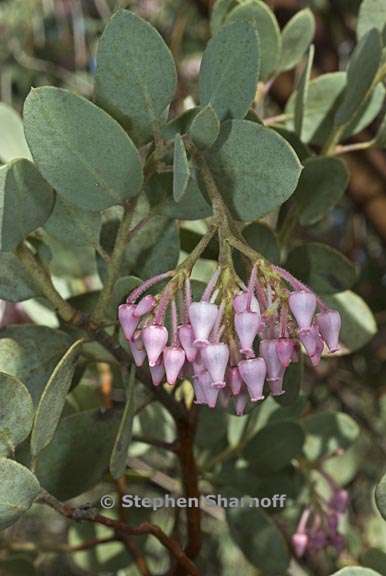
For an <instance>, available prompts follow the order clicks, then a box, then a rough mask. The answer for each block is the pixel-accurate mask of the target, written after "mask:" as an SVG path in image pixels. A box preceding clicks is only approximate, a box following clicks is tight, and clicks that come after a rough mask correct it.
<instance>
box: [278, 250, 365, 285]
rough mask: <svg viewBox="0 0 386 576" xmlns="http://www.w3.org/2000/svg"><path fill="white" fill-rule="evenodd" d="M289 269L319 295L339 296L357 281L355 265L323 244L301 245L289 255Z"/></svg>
mask: <svg viewBox="0 0 386 576" xmlns="http://www.w3.org/2000/svg"><path fill="white" fill-rule="evenodd" d="M286 266H287V268H288V270H290V271H291V272H292V274H294V276H296V277H297V278H299V279H300V280H302V281H303V282H304V283H305V284H307V285H308V286H310V287H311V288H312V289H313V290H315V291H316V292H317V293H318V294H335V293H336V292H341V291H342V290H346V289H347V288H350V287H351V286H352V285H353V284H354V282H355V281H356V278H357V274H356V269H355V266H354V265H353V264H352V263H351V262H350V260H348V259H347V258H346V257H345V256H344V255H343V254H341V253H340V252H338V251H337V250H335V249H334V248H331V247H330V246H327V245H326V244H321V243H319V242H309V243H307V244H302V245H301V246H297V247H296V248H294V249H293V250H291V252H290V253H289V255H288V260H287V265H286Z"/></svg>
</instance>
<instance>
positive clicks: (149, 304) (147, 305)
mask: <svg viewBox="0 0 386 576" xmlns="http://www.w3.org/2000/svg"><path fill="white" fill-rule="evenodd" d="M156 303H157V301H156V299H155V298H154V296H152V295H151V294H148V295H147V296H145V297H144V298H142V300H140V301H139V302H138V304H137V305H136V307H135V310H134V316H135V317H136V318H140V317H141V316H144V315H145V314H148V313H149V312H151V311H152V310H153V308H154V306H155V305H156Z"/></svg>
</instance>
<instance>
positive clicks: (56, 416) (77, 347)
mask: <svg viewBox="0 0 386 576" xmlns="http://www.w3.org/2000/svg"><path fill="white" fill-rule="evenodd" d="M82 344H83V340H77V341H76V342H74V344H72V345H71V347H70V348H69V349H68V350H67V351H66V353H65V355H64V356H63V358H62V359H61V360H60V362H59V363H58V364H57V366H56V367H55V370H54V371H53V373H52V374H51V377H50V379H49V380H48V382H47V386H46V387H45V389H44V391H43V394H42V395H41V398H40V400H39V404H38V405H37V408H36V416H35V422H34V427H33V430H32V436H31V453H32V455H33V456H37V455H38V454H39V452H41V450H43V448H45V447H46V446H47V445H48V444H49V443H50V442H51V440H52V438H53V436H54V434H55V430H56V428H57V426H58V424H59V420H60V416H61V414H62V412H63V408H64V405H65V402H66V396H67V394H68V391H69V390H70V387H71V383H72V379H73V376H74V372H75V368H76V364H77V362H78V359H79V354H80V352H81V347H82Z"/></svg>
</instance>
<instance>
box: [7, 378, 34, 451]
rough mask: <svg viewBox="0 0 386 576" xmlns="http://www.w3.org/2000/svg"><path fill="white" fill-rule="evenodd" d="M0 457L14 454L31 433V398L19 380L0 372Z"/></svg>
mask: <svg viewBox="0 0 386 576" xmlns="http://www.w3.org/2000/svg"><path fill="white" fill-rule="evenodd" d="M0 405H1V406H2V409H1V410H0V456H8V455H10V454H12V453H13V452H14V449H15V447H16V446H18V445H19V444H20V443H21V442H23V440H25V439H26V438H27V436H28V435H29V433H30V432H31V428H32V422H33V417H34V408H33V404H32V398H31V395H30V393H29V392H28V390H27V388H26V387H25V386H24V384H23V383H22V382H20V380H18V379H17V378H14V377H13V376H9V375H8V374H5V373H4V372H0Z"/></svg>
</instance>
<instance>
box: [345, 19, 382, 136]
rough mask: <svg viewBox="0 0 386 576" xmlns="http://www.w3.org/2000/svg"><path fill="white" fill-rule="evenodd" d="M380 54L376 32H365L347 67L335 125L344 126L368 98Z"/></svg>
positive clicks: (379, 37) (380, 46) (380, 44)
mask: <svg viewBox="0 0 386 576" xmlns="http://www.w3.org/2000/svg"><path fill="white" fill-rule="evenodd" d="M381 54H382V41H381V36H380V34H379V31H378V30H375V29H374V28H373V29H372V30H369V31H368V32H366V34H365V35H364V36H363V38H362V39H361V40H360V41H359V43H358V45H357V46H356V48H355V50H354V52H353V54H352V56H351V58H350V61H349V63H348V67H347V85H346V89H345V92H344V96H343V101H342V103H341V104H340V106H339V108H338V110H337V112H336V115H335V123H336V124H337V125H342V124H346V123H347V122H349V120H351V118H352V116H353V115H354V114H355V112H356V111H357V110H358V108H359V107H360V105H361V104H362V102H363V101H364V100H365V99H366V98H367V97H368V94H369V90H370V89H371V87H372V84H373V81H374V78H375V75H376V73H377V71H378V68H379V64H380V61H381Z"/></svg>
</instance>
